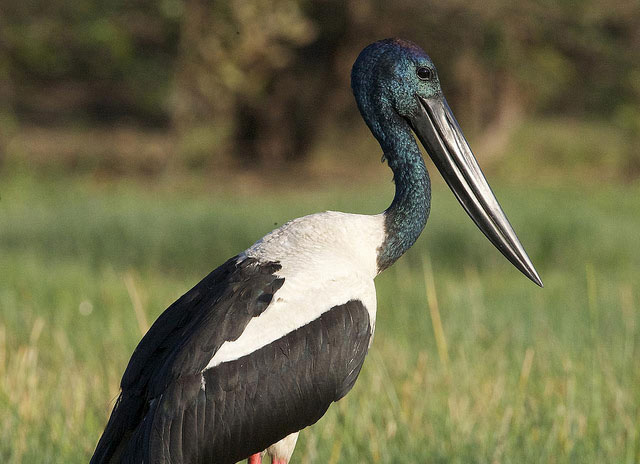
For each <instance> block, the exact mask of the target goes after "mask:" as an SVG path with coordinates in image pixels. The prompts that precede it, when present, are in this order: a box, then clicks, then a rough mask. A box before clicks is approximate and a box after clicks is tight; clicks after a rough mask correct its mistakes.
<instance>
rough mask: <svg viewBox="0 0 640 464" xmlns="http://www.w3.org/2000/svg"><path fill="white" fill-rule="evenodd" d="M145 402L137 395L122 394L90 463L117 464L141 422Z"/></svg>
mask: <svg viewBox="0 0 640 464" xmlns="http://www.w3.org/2000/svg"><path fill="white" fill-rule="evenodd" d="M143 404H144V401H141V399H140V397H139V396H137V395H131V394H125V393H121V394H120V396H119V397H118V400H117V401H116V404H115V406H114V407H113V411H112V412H111V417H110V418H109V422H108V423H107V427H106V428H105V429H104V432H103V434H102V437H100V440H99V441H98V445H97V446H96V450H95V451H94V453H93V457H92V458H91V461H89V463H90V464H115V463H119V462H120V461H121V454H122V451H123V450H124V449H125V447H126V446H127V444H128V442H129V440H130V439H131V435H132V434H133V432H134V431H135V429H136V427H137V425H138V423H139V422H140V418H141V416H142V413H143V411H142V410H141V409H142V407H141V406H142V405H143Z"/></svg>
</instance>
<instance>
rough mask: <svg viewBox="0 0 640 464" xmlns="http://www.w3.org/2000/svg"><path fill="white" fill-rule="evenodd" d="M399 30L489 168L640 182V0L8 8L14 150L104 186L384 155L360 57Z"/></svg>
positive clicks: (41, 165) (7, 98) (277, 1)
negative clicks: (428, 60)
mask: <svg viewBox="0 0 640 464" xmlns="http://www.w3.org/2000/svg"><path fill="white" fill-rule="evenodd" d="M388 36H399V37H403V38H408V39H410V40H413V41H415V42H418V43H419V44H420V45H421V46H422V47H424V48H425V49H426V50H427V52H428V53H430V55H431V57H432V59H433V60H434V61H435V63H436V65H437V66H438V70H439V73H440V76H441V80H442V83H443V86H444V88H445V92H446V95H447V96H448V99H449V101H450V103H451V105H452V107H453V109H454V110H455V112H456V114H457V117H458V119H459V120H460V121H461V122H462V126H463V127H464V129H465V131H466V132H467V134H468V136H469V137H470V138H472V139H473V140H474V142H475V144H474V145H475V146H476V147H478V148H476V151H478V153H479V156H480V157H481V158H486V162H485V164H489V165H492V164H493V163H500V164H502V163H503V160H502V159H501V158H505V157H506V155H507V154H513V153H514V150H515V151H518V152H519V153H522V157H523V159H520V160H519V161H518V162H517V163H509V162H507V163H508V164H509V171H510V172H511V170H513V169H517V170H518V171H520V172H518V175H521V176H524V177H526V176H527V175H528V173H529V166H535V167H536V168H537V169H538V168H539V169H541V170H542V172H539V175H549V176H552V177H556V176H557V175H558V173H557V170H558V168H562V170H563V173H567V170H569V171H571V173H572V174H578V173H579V174H584V175H593V176H594V177H597V178H598V179H599V180H604V179H608V180H614V181H631V180H633V179H635V178H637V177H638V175H640V158H639V157H640V154H639V153H640V149H639V147H640V145H639V144H640V141H639V138H640V60H639V59H638V56H639V53H640V7H639V6H638V3H637V2H636V1H634V0H615V1H613V2H607V3H606V4H603V3H602V2H597V1H589V0H584V1H567V2H555V1H545V0H538V1H526V2H521V3H519V4H518V5H517V6H516V5H513V4H512V3H511V2H507V1H501V0H492V1H490V2H489V3H487V2H486V1H484V0H482V1H480V0H477V1H476V0H471V1H453V2H445V3H443V2H435V1H424V2H417V1H412V0H400V1H394V2H386V1H346V2H344V1H329V0H323V1H318V2H312V1H304V0H273V1H267V0H264V1H262V0H255V1H240V0H238V1H225V2H212V1H199V0H189V1H187V0H161V1H157V2H156V1H135V2H118V1H116V2H107V3H105V4H103V3H100V2H91V1H84V2H70V1H67V0H57V1H33V2H20V1H13V0H6V1H4V2H3V5H2V14H1V15H0V77H1V79H0V134H1V135H0V157H2V158H5V162H7V159H9V160H11V161H13V160H14V159H18V160H23V161H24V162H25V163H28V164H29V166H30V167H31V168H37V169H48V168H50V167H51V166H55V168H56V169H63V170H66V171H70V172H76V173H78V172H82V173H86V172H93V173H103V174H107V175H119V174H125V173H126V174H135V175H138V174H140V175H157V174H159V173H162V172H163V171H165V170H166V169H167V168H168V167H172V168H175V167H180V168H185V169H190V170H201V169H208V170H210V171H214V172H215V171H216V170H219V169H223V168H228V167H233V168H240V169H243V170H244V169H264V168H269V169H277V170H281V169H284V168H285V166H288V165H290V164H291V162H296V163H309V162H312V161H317V158H318V157H321V158H326V157H329V158H332V159H331V161H336V160H340V162H341V163H342V162H344V161H345V158H351V159H353V156H349V157H345V156H344V154H345V153H352V152H355V154H356V155H358V154H360V153H361V152H363V151H365V152H367V153H365V154H368V152H369V151H371V150H372V147H373V146H374V145H373V144H370V143H368V142H369V138H370V136H369V134H368V133H367V132H366V130H365V129H364V128H363V125H362V124H361V123H360V121H359V115H358V114H357V110H356V108H355V105H354V103H353V98H352V95H351V90H350V85H349V72H350V68H351V64H352V63H353V61H354V58H355V57H356V56H357V54H358V52H359V51H360V50H361V49H362V48H363V47H364V46H365V45H367V44H368V43H369V42H372V41H374V40H377V39H380V38H385V37H388ZM354 128H355V129H356V130H354ZM542 133H544V134H545V136H544V137H541V136H540V135H541V134H542ZM362 139H365V140H366V142H363V140H362ZM363 144H365V147H362V145H363ZM339 148H341V149H339ZM524 158H526V159H524ZM325 161H326V159H325ZM346 161H347V162H349V159H346ZM513 164H516V165H515V166H514V165H513ZM504 169H506V168H504ZM510 175H513V172H511V173H510ZM562 176H564V174H562ZM545 177H546V176H545Z"/></svg>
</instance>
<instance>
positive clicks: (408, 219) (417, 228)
mask: <svg viewBox="0 0 640 464" xmlns="http://www.w3.org/2000/svg"><path fill="white" fill-rule="evenodd" d="M385 126H387V127H384V126H383V127H381V128H380V129H382V132H383V133H384V136H382V137H377V136H378V134H374V135H376V138H378V140H379V141H380V145H381V146H382V149H383V150H384V154H385V158H386V159H387V161H388V163H389V167H390V168H391V170H392V171H393V180H394V182H395V184H396V194H395V196H394V198H393V202H392V203H391V205H390V206H389V208H387V210H386V211H385V212H384V215H385V234H386V238H385V241H384V242H383V244H382V246H381V247H380V249H379V250H378V270H379V272H381V271H383V270H384V269H386V268H388V267H389V266H391V265H392V264H393V263H394V262H395V261H396V260H397V259H398V258H399V257H400V256H402V255H403V254H404V253H405V252H406V251H407V250H408V249H409V248H410V247H411V246H412V245H413V244H414V243H415V241H416V240H417V239H418V237H419V236H420V233H421V232H422V229H424V226H425V224H426V223H427V219H428V217H429V210H430V206H431V182H430V180H429V174H428V173H427V168H426V166H425V164H424V160H423V159H422V155H421V154H420V149H419V148H418V145H417V144H416V141H415V139H414V138H413V135H412V133H411V130H410V129H409V126H408V124H407V123H406V122H405V121H404V120H402V119H398V120H397V121H396V122H395V123H391V122H390V121H388V123H387V124H385Z"/></svg>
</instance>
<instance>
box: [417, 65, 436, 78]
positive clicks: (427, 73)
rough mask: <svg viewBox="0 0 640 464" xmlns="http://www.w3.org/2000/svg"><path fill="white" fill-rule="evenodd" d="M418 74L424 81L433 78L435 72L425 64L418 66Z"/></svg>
mask: <svg viewBox="0 0 640 464" xmlns="http://www.w3.org/2000/svg"><path fill="white" fill-rule="evenodd" d="M416 74H418V77H419V78H420V79H421V80H423V81H428V80H429V79H431V77H433V72H432V71H431V70H430V69H429V68H425V67H424V66H422V67H420V68H418V69H417V70H416Z"/></svg>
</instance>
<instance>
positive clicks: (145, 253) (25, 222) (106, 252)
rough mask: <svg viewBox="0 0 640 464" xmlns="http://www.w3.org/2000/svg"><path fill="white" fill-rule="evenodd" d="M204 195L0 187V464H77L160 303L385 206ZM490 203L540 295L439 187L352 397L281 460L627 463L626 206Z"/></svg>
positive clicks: (629, 280) (386, 279) (598, 200)
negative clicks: (240, 257) (289, 227)
mask: <svg viewBox="0 0 640 464" xmlns="http://www.w3.org/2000/svg"><path fill="white" fill-rule="evenodd" d="M386 178H388V177H386ZM204 187H205V186H204V185H200V186H199V185H196V186H191V187H190V188H188V189H187V190H184V191H183V190H180V189H179V188H178V187H169V188H166V187H163V188H160V187H155V186H153V185H150V184H149V185H146V186H140V185H135V184H133V183H127V182H124V181H123V182H118V183H107V184H100V183H96V182H90V181H86V180H74V179H69V178H62V179H57V180H56V179H48V178H34V177H32V176H28V175H15V176H8V175H5V176H4V177H0V276H1V277H0V462H3V463H7V464H10V463H18V462H25V463H26V462H28V463H44V462H55V463H58V462H73V463H75V462H78V463H80V462H87V460H88V458H89V456H90V455H91V452H92V451H93V447H94V446H95V443H96V441H97V439H98V437H99V434H100V433H101V431H102V428H103V427H104V424H105V422H106V419H107V417H108V414H109V412H110V408H111V407H112V405H113V400H114V399H115V397H116V395H117V393H118V383H119V379H120V376H121V375H122V372H123V370H124V367H125V365H126V363H127V361H128V359H129V356H130V355H131V352H132V350H133V349H134V348H135V346H136V344H137V342H138V341H139V339H140V337H141V333H142V331H143V330H144V329H145V327H146V326H147V324H148V323H149V322H150V321H152V320H153V319H154V318H155V317H156V316H157V315H158V314H159V313H160V312H161V311H162V310H163V309H164V308H165V307H166V306H167V305H168V304H170V303H171V302H172V301H173V300H175V299H176V298H177V297H178V296H179V295H181V294H182V293H183V292H184V291H186V290H187V289H188V288H190V287H191V286H192V285H193V284H194V283H195V282H197V281H198V280H199V279H200V278H201V277H202V276H203V275H205V274H206V273H207V272H209V271H210V270H211V269H212V268H214V267H215V266H217V265H218V264H220V263H222V262H223V261H224V260H225V259H226V258H227V257H229V256H231V255H233V254H235V253H236V252H238V251H240V250H242V249H244V248H245V247H247V246H248V245H250V244H251V243H252V242H253V241H254V240H255V239H257V238H259V237H260V236H261V235H263V234H264V233H265V232H267V231H269V230H271V229H272V228H273V227H274V225H277V224H282V223H283V222H284V221H286V220H287V219H289V218H292V217H295V216H299V215H303V214H306V213H310V212H314V211H319V210H325V209H339V210H345V211H354V212H364V213H374V212H377V211H379V210H381V209H383V208H384V207H385V206H386V205H387V203H388V202H389V200H390V198H391V192H392V190H391V189H392V186H391V185H390V183H388V184H385V185H384V186H383V187H380V186H372V187H369V188H363V187H357V188H353V189H351V190H348V189H344V188H343V189H342V190H339V191H338V192H337V193H336V192H335V190H336V189H335V187H331V186H327V188H326V190H322V191H315V192H310V193H294V192H292V193H274V194H269V195H267V194H264V193H259V194H258V193H256V194H253V195H250V194H244V195H242V196H239V197H238V196H236V195H233V194H231V193H225V192H224V191H223V190H222V191H218V190H217V189H213V190H212V189H211V188H204ZM380 190H382V191H380ZM496 193H497V195H498V197H499V198H500V200H501V202H502V204H503V207H504V209H505V210H506V211H507V214H508V215H509V217H510V219H511V221H512V223H513V225H514V227H515V229H516V231H518V233H519V235H520V238H521V240H522V242H523V243H524V244H525V247H526V248H527V250H528V251H529V253H530V255H531V258H532V260H533V262H534V263H535V264H536V266H537V268H538V270H539V271H540V274H541V276H542V278H543V280H544V281H545V288H544V289H539V288H537V287H536V286H535V285H534V284H532V283H531V282H529V281H527V280H526V279H525V278H524V277H523V276H522V275H520V274H519V273H518V272H517V271H516V270H515V269H514V268H513V267H512V266H511V265H510V264H509V263H508V262H507V261H506V260H505V259H504V258H502V257H501V256H500V255H499V254H498V252H497V251H496V250H495V249H493V248H492V246H491V245H490V244H489V242H488V241H487V240H486V239H485V238H484V237H483V236H482V234H481V233H480V232H478V231H477V230H476V229H475V226H474V225H473V224H472V223H471V221H470V220H469V219H468V218H467V217H466V216H465V214H464V213H463V211H462V209H461V208H460V207H459V206H458V205H457V203H456V202H455V200H454V199H453V197H452V195H451V194H450V193H449V192H448V191H446V189H444V188H443V187H442V186H440V185H437V186H436V190H435V192H434V205H433V211H432V215H431V219H430V222H429V224H428V225H427V229H426V231H425V233H424V234H423V236H422V237H421V238H420V240H419V241H418V243H417V244H416V246H415V247H414V248H413V249H412V250H411V251H410V252H409V253H408V254H407V255H406V256H405V257H403V258H402V259H401V260H400V261H399V262H398V263H397V264H396V265H395V266H394V267H392V268H391V269H389V270H388V271H387V272H385V273H384V274H383V275H382V276H380V277H379V278H378V280H377V286H378V303H379V304H378V306H379V309H378V322H377V332H376V338H375V341H374V344H373V347H372V349H371V352H370V354H369V356H368V358H367V361H366V363H365V366H364V369H363V371H362V374H361V376H360V379H359V380H358V382H357V383H356V386H355V387H354V389H353V391H352V392H351V393H350V394H349V395H348V396H347V397H346V398H345V399H344V400H342V401H341V402H340V403H338V404H336V405H334V406H333V407H332V408H331V409H330V410H329V412H328V413H327V414H326V415H325V417H324V418H323V419H321V420H320V421H319V422H318V423H317V424H316V425H314V426H313V427H311V428H310V429H307V430H305V431H304V432H303V433H302V435H301V438H300V441H299V444H298V447H297V450H296V452H295V454H294V462H309V463H314V462H318V463H319V462H329V463H337V462H344V463H359V462H367V463H370V462H383V463H395V462H436V463H439V462H443V463H444V462H447V463H449V462H453V463H469V462H478V463H483V462H501V463H524V462H527V463H539V462H551V463H569V462H576V463H585V462H593V463H602V462H606V463H633V462H638V461H639V460H640V436H639V432H638V428H637V426H636V425H637V424H638V423H639V422H640V361H639V359H640V357H639V356H638V349H639V347H640V332H639V330H638V327H639V326H640V320H639V319H640V318H639V315H638V313H639V312H640V305H639V303H638V301H639V300H640V287H639V284H638V280H639V277H640V246H639V245H640V240H639V238H638V237H640V234H639V233H638V230H640V216H639V215H638V214H637V213H632V212H633V211H636V212H637V211H640V190H639V189H638V188H637V187H626V188H612V187H607V188H606V189H604V188H603V189H602V190H595V189H594V188H579V187H573V188H571V189H562V188H554V187H547V188H539V187H535V186H525V187H521V188H515V187H503V188H497V189H496ZM427 288H429V289H430V292H429V295H428V296H429V298H427V291H426V289H427ZM437 316H439V318H440V320H441V325H438V324H434V323H433V321H434V317H437Z"/></svg>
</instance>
